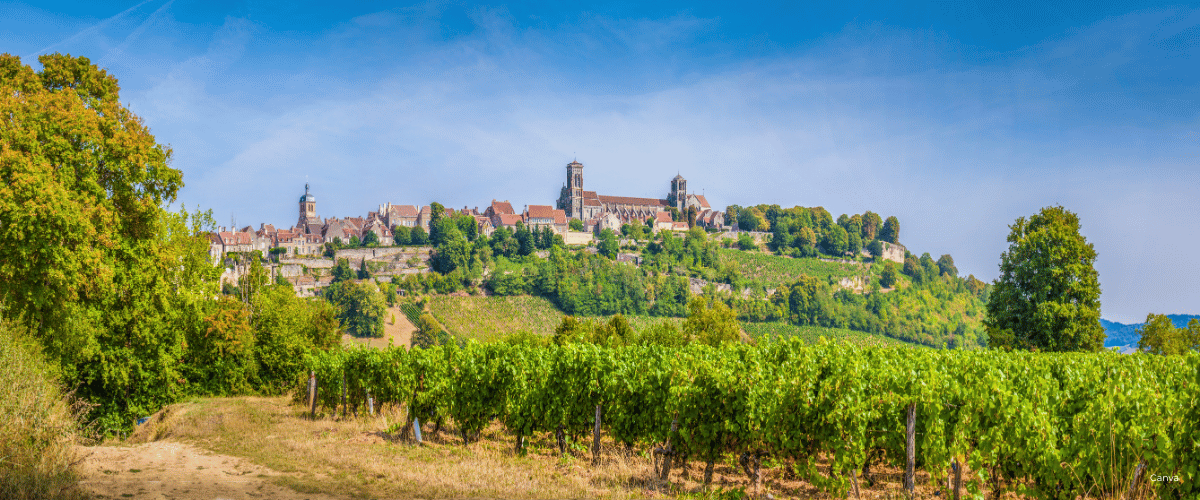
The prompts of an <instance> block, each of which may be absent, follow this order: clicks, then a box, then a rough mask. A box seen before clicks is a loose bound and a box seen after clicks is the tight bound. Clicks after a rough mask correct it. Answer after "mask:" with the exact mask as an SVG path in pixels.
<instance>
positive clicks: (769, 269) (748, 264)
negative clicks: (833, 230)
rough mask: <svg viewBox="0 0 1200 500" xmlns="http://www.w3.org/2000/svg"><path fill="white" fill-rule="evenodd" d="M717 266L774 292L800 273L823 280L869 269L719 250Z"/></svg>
mask: <svg viewBox="0 0 1200 500" xmlns="http://www.w3.org/2000/svg"><path fill="white" fill-rule="evenodd" d="M720 256H721V263H722V264H725V265H728V266H730V267H732V268H733V269H734V270H736V271H737V272H739V273H741V275H742V277H743V278H745V279H746V280H747V281H751V282H758V283H759V284H761V285H762V286H764V287H766V288H768V289H775V288H778V287H780V286H782V285H785V284H790V283H792V282H794V281H796V278H797V277H798V276H800V275H802V274H806V275H808V276H812V277H815V278H819V279H821V280H827V279H829V278H831V277H832V278H835V279H841V278H853V277H856V276H862V275H865V274H868V272H869V266H868V265H863V264H846V263H841V262H826V261H823V260H820V259H816V258H802V259H794V258H791V257H784V256H779V255H774V254H771V253H766V252H759V251H743V250H733V249H728V248H722V249H721V250H720Z"/></svg>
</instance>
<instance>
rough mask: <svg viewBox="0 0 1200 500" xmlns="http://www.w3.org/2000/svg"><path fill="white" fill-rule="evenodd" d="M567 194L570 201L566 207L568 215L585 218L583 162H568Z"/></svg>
mask: <svg viewBox="0 0 1200 500" xmlns="http://www.w3.org/2000/svg"><path fill="white" fill-rule="evenodd" d="M567 196H568V198H569V203H568V204H567V206H566V207H564V209H565V210H566V212H567V217H574V218H576V219H582V218H583V164H582V163H579V162H577V161H572V162H571V163H568V164H567Z"/></svg>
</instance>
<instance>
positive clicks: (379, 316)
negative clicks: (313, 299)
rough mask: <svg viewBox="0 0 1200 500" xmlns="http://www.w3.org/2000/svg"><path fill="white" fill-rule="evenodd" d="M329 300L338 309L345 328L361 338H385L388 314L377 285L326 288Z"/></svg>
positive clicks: (346, 284) (342, 285)
mask: <svg viewBox="0 0 1200 500" xmlns="http://www.w3.org/2000/svg"><path fill="white" fill-rule="evenodd" d="M325 292H326V294H327V296H328V298H329V301H330V302H331V303H333V304H334V305H335V306H336V307H337V311H338V321H339V322H340V323H341V325H342V329H343V330H345V331H346V332H347V333H350V334H351V335H356V336H360V337H382V336H383V317H384V313H385V312H386V311H387V306H386V305H385V303H384V298H383V293H381V292H380V291H379V287H378V286H376V285H375V283H374V282H369V281H367V282H363V283H354V282H350V281H347V282H342V283H338V284H336V285H331V286H329V287H328V288H326V289H325Z"/></svg>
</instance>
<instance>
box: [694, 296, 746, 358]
mask: <svg viewBox="0 0 1200 500" xmlns="http://www.w3.org/2000/svg"><path fill="white" fill-rule="evenodd" d="M683 333H684V335H685V336H686V337H687V338H689V339H693V340H695V341H696V342H700V343H702V344H707V345H711V346H718V345H721V344H723V343H726V342H737V341H738V339H739V338H740V337H741V329H740V328H739V327H738V322H737V315H736V314H734V312H733V310H732V309H730V308H729V306H726V305H725V304H724V303H723V302H719V301H713V302H712V304H709V302H708V301H707V300H705V299H704V298H703V297H695V298H693V299H692V300H691V301H690V302H688V316H687V319H686V320H684V322H683Z"/></svg>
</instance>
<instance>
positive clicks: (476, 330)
mask: <svg viewBox="0 0 1200 500" xmlns="http://www.w3.org/2000/svg"><path fill="white" fill-rule="evenodd" d="M429 310H430V312H432V313H433V316H434V317H435V318H437V320H438V322H439V323H441V324H442V326H443V327H445V328H446V330H447V331H449V332H450V333H451V334H452V335H454V336H456V337H458V338H462V339H475V340H479V341H482V342H487V341H492V340H497V339H500V338H502V337H504V336H505V335H508V334H510V333H513V332H516V331H518V330H528V331H530V332H532V333H535V334H538V335H553V334H554V328H555V327H556V326H558V324H559V323H560V322H562V317H563V313H562V311H559V310H558V309H557V308H555V307H554V304H552V303H551V302H550V301H549V300H547V299H545V298H542V297H532V296H514V297H484V296H470V297H455V296H432V297H430V298H429ZM626 318H627V319H628V320H629V324H630V325H631V326H632V327H633V329H634V330H638V331H641V330H642V329H644V328H646V327H647V326H650V325H651V324H655V323H658V322H661V321H672V322H681V321H683V319H682V318H658V317H651V316H626ZM589 319H598V320H604V321H607V320H608V317H603V318H589Z"/></svg>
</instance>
